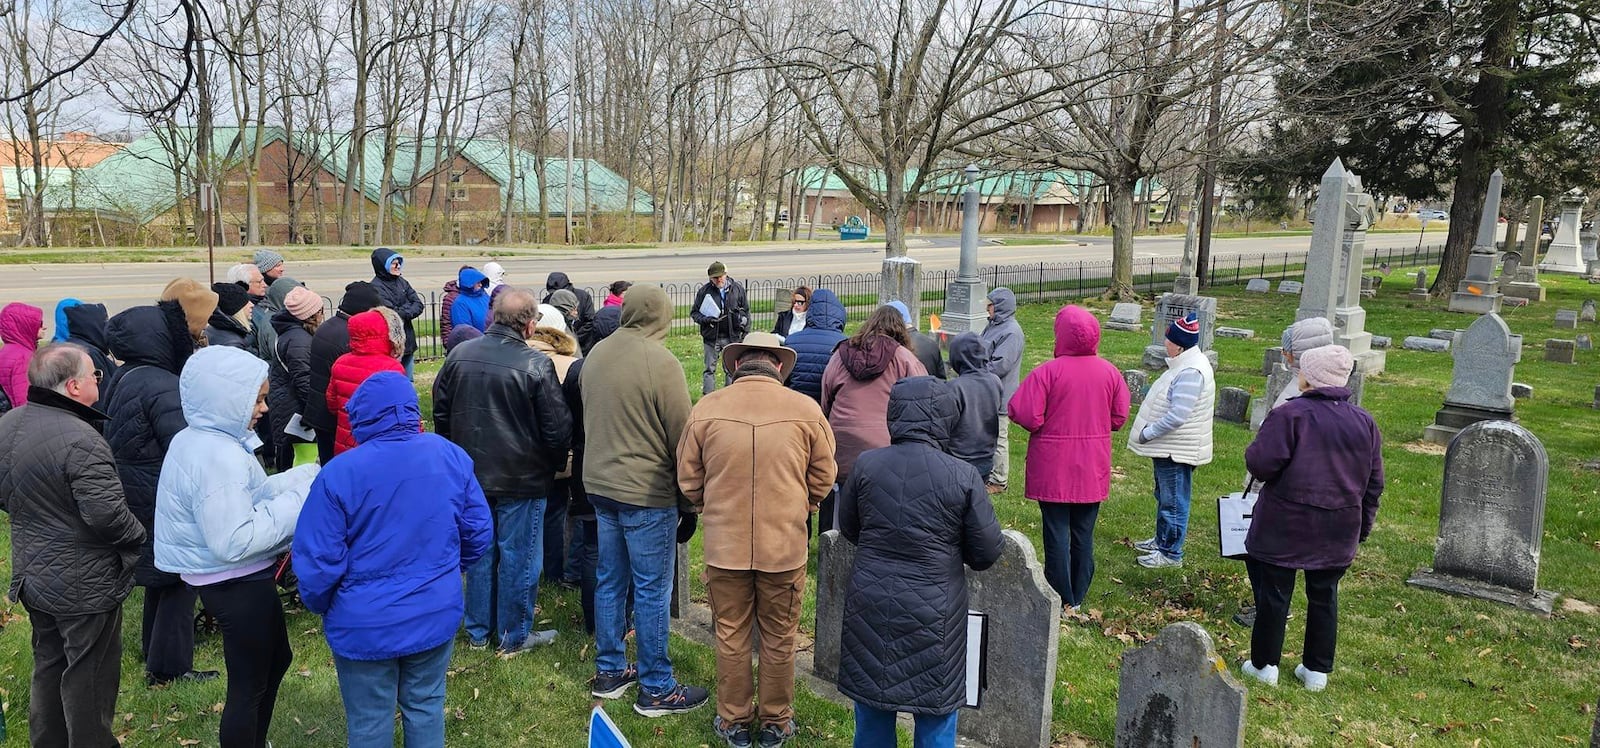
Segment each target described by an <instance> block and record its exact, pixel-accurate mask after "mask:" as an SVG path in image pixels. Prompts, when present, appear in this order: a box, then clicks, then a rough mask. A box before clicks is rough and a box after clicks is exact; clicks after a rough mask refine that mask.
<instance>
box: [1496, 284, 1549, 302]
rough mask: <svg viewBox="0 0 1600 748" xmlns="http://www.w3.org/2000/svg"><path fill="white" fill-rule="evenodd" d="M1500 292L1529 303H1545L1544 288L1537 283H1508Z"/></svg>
mask: <svg viewBox="0 0 1600 748" xmlns="http://www.w3.org/2000/svg"><path fill="white" fill-rule="evenodd" d="M1500 292H1501V293H1503V294H1505V295H1506V296H1511V297H1514V298H1518V299H1527V300H1528V301H1544V286H1541V285H1539V284H1537V283H1507V284H1505V285H1504V286H1502V287H1501V289H1500Z"/></svg>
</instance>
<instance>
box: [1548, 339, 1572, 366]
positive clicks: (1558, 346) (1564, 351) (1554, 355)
mask: <svg viewBox="0 0 1600 748" xmlns="http://www.w3.org/2000/svg"><path fill="white" fill-rule="evenodd" d="M1577 349H1578V341H1576V340H1561V339H1558V338H1550V339H1549V340H1546V341H1544V360H1546V361H1550V362H1553V363H1557V364H1575V363H1578V351H1577Z"/></svg>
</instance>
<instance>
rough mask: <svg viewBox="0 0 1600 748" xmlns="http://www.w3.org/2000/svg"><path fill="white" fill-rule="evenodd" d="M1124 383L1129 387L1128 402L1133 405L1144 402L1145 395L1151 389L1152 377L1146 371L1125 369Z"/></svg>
mask: <svg viewBox="0 0 1600 748" xmlns="http://www.w3.org/2000/svg"><path fill="white" fill-rule="evenodd" d="M1122 381H1123V382H1126V383H1127V385H1128V400H1129V401H1130V402H1131V403H1132V404H1133V405H1138V404H1139V403H1142V402H1144V393H1145V391H1146V390H1148V389H1150V375H1149V374H1147V373H1145V370H1144V369H1123V370H1122Z"/></svg>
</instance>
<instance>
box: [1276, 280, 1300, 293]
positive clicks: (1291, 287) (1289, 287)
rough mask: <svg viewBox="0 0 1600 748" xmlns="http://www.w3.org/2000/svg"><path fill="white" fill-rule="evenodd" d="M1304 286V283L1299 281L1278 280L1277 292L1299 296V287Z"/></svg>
mask: <svg viewBox="0 0 1600 748" xmlns="http://www.w3.org/2000/svg"><path fill="white" fill-rule="evenodd" d="M1304 287H1305V284H1304V283H1301V282H1300V281H1292V280H1286V281H1278V293H1281V294H1288V295H1291V296H1299V295H1300V289H1302V288H1304Z"/></svg>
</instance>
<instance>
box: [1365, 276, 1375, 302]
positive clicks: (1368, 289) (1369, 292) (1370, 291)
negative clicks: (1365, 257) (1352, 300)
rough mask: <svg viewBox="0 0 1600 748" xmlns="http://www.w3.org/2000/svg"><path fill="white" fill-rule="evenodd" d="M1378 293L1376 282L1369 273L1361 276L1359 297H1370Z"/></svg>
mask: <svg viewBox="0 0 1600 748" xmlns="http://www.w3.org/2000/svg"><path fill="white" fill-rule="evenodd" d="M1377 295H1378V284H1377V282H1376V281H1375V280H1374V279H1373V277H1372V276H1370V275H1363V276H1361V298H1363V299H1371V298H1375V297H1376V296H1377Z"/></svg>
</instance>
